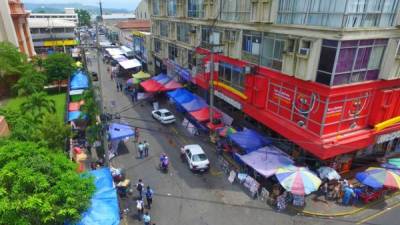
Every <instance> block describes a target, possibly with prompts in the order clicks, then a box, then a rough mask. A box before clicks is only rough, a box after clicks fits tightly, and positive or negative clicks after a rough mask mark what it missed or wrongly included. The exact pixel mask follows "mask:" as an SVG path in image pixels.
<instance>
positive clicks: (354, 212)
mask: <svg viewBox="0 0 400 225" xmlns="http://www.w3.org/2000/svg"><path fill="white" fill-rule="evenodd" d="M398 195H400V191H397V192H395V193H393V194H390V195H387V196H385V197H384V198H383V199H380V200H377V201H375V202H371V203H368V204H366V205H364V206H363V207H360V208H358V209H355V210H352V211H346V212H338V213H319V212H311V211H304V210H299V209H297V208H294V207H291V206H289V208H291V209H293V210H295V211H297V212H298V213H301V214H303V215H305V216H311V217H341V216H348V215H353V214H356V213H359V212H361V211H364V210H366V209H368V208H370V207H371V206H375V205H377V204H379V203H382V202H384V201H386V200H387V199H390V198H393V197H396V196H398Z"/></svg>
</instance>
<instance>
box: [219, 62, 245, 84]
mask: <svg viewBox="0 0 400 225" xmlns="http://www.w3.org/2000/svg"><path fill="white" fill-rule="evenodd" d="M218 80H219V81H221V82H222V83H224V84H227V85H229V86H231V87H233V88H235V89H237V90H240V91H243V90H244V69H243V68H240V67H235V66H232V65H230V64H227V63H223V62H220V63H219V65H218Z"/></svg>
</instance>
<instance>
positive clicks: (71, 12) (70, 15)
mask: <svg viewBox="0 0 400 225" xmlns="http://www.w3.org/2000/svg"><path fill="white" fill-rule="evenodd" d="M29 18H51V19H64V20H68V21H72V22H74V23H75V24H78V14H76V13H75V9H74V8H65V9H64V13H31V14H30V16H29Z"/></svg>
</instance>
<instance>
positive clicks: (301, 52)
mask: <svg viewBox="0 0 400 225" xmlns="http://www.w3.org/2000/svg"><path fill="white" fill-rule="evenodd" d="M309 53H310V49H309V48H300V49H299V55H304V56H308V54H309Z"/></svg>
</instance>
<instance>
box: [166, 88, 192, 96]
mask: <svg viewBox="0 0 400 225" xmlns="http://www.w3.org/2000/svg"><path fill="white" fill-rule="evenodd" d="M188 92H189V91H188V90H186V89H184V88H179V89H176V90H173V91H169V92H167V95H168V97H170V98H175V97H178V96H180V95H183V94H185V93H188ZM189 93H190V92H189Z"/></svg>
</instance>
